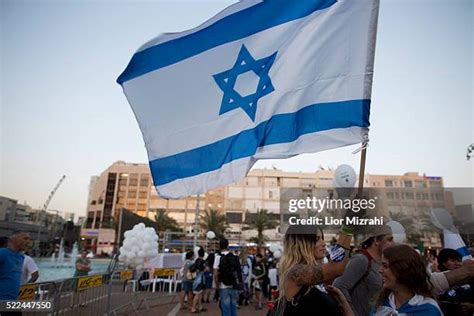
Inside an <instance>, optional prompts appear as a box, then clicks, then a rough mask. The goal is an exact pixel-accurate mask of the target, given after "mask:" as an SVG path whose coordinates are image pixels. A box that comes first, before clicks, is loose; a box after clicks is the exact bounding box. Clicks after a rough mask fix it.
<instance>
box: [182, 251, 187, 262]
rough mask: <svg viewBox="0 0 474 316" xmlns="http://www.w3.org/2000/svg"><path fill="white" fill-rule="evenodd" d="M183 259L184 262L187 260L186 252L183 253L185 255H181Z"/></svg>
mask: <svg viewBox="0 0 474 316" xmlns="http://www.w3.org/2000/svg"><path fill="white" fill-rule="evenodd" d="M181 259H183V261H184V260H186V253H185V252H183V254H182V255H181Z"/></svg>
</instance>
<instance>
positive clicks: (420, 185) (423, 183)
mask: <svg viewBox="0 0 474 316" xmlns="http://www.w3.org/2000/svg"><path fill="white" fill-rule="evenodd" d="M415 188H418V189H422V188H426V181H415Z"/></svg>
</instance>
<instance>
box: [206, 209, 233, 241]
mask: <svg viewBox="0 0 474 316" xmlns="http://www.w3.org/2000/svg"><path fill="white" fill-rule="evenodd" d="M201 228H202V229H203V230H204V231H213V232H214V233H215V234H216V236H217V238H223V237H224V233H225V231H226V230H227V228H229V224H228V223H227V217H226V216H225V214H221V213H220V212H219V211H217V210H205V211H204V214H202V215H201Z"/></svg>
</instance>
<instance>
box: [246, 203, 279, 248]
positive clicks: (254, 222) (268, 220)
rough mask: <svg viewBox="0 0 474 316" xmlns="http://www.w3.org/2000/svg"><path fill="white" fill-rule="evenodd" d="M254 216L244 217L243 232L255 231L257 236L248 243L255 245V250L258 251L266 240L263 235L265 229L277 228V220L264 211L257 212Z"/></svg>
mask: <svg viewBox="0 0 474 316" xmlns="http://www.w3.org/2000/svg"><path fill="white" fill-rule="evenodd" d="M254 215H255V216H246V220H245V224H246V226H245V227H244V229H245V230H250V229H253V230H256V231H257V236H256V237H252V238H250V239H249V241H250V242H254V243H256V244H257V248H258V249H260V248H261V247H262V245H263V244H264V243H265V242H266V241H267V240H268V238H267V237H266V236H265V235H264V234H263V231H264V230H266V229H274V228H276V227H277V226H278V224H279V223H278V220H277V219H275V218H274V217H272V214H270V213H268V211H267V210H265V209H260V210H257V213H256V214H254Z"/></svg>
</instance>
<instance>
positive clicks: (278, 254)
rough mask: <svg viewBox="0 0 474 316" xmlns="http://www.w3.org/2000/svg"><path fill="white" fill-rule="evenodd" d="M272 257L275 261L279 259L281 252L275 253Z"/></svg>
mask: <svg viewBox="0 0 474 316" xmlns="http://www.w3.org/2000/svg"><path fill="white" fill-rule="evenodd" d="M273 257H274V258H276V259H279V258H281V251H280V250H277V251H275V252H274V253H273Z"/></svg>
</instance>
